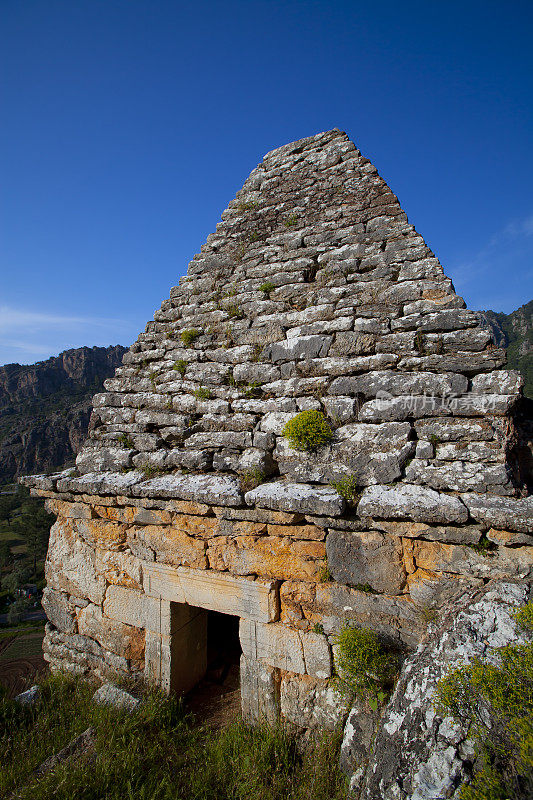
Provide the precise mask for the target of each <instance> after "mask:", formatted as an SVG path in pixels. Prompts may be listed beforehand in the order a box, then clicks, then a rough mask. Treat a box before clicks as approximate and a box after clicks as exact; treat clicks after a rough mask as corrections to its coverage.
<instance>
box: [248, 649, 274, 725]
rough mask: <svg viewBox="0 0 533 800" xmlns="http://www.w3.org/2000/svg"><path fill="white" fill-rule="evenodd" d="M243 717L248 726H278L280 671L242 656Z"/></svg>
mask: <svg viewBox="0 0 533 800" xmlns="http://www.w3.org/2000/svg"><path fill="white" fill-rule="evenodd" d="M240 681H241V704H242V717H243V720H244V721H245V722H246V723H248V724H257V723H264V722H266V723H269V724H276V723H277V721H278V718H279V677H278V670H276V669H273V668H272V667H269V666H268V665H267V664H264V663H263V662H261V661H256V660H255V659H253V658H246V657H245V656H241V669H240Z"/></svg>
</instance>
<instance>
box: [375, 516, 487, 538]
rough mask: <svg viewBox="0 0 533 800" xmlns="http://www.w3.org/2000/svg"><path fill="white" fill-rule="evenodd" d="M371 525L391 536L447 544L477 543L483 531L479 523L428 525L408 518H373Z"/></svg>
mask: <svg viewBox="0 0 533 800" xmlns="http://www.w3.org/2000/svg"><path fill="white" fill-rule="evenodd" d="M372 527H373V528H376V530H379V531H383V532H384V533H390V534H392V536H404V537H406V538H408V539H429V540H430V541H434V542H446V543H448V544H477V543H478V542H479V540H480V539H481V535H482V533H483V528H482V527H481V526H480V525H463V526H458V525H428V524H427V523H426V522H410V521H409V520H402V521H401V522H397V521H392V520H375V519H374V520H372Z"/></svg>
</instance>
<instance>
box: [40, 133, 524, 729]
mask: <svg viewBox="0 0 533 800" xmlns="http://www.w3.org/2000/svg"><path fill="white" fill-rule="evenodd" d="M504 364H505V352H504V351H503V350H501V349H498V348H497V347H496V346H495V345H494V343H493V341H492V339H491V334H490V332H489V331H487V330H486V329H485V328H484V327H482V326H481V325H480V321H479V319H478V317H477V316H476V314H474V313H473V312H471V311H469V310H467V309H466V308H465V304H464V302H463V300H462V299H461V298H460V297H458V296H457V295H456V293H455V291H454V288H453V285H452V283H451V281H450V280H449V279H448V278H447V277H446V276H445V275H444V272H443V270H442V267H441V265H440V263H439V261H438V259H437V258H436V257H435V256H434V254H433V253H432V252H431V250H430V249H429V248H428V246H427V245H426V243H425V242H424V240H423V239H422V237H421V236H420V235H419V234H418V233H417V232H416V231H415V229H414V227H413V226H412V225H411V224H409V222H408V220H407V216H406V214H405V213H404V212H403V211H402V209H401V207H400V205H399V203H398V200H397V198H396V196H395V195H394V194H393V193H392V192H391V190H390V189H389V187H388V186H387V185H386V183H385V181H384V180H383V179H382V178H381V177H380V176H379V175H378V173H377V170H376V168H375V167H374V166H373V165H372V164H371V163H370V162H369V161H368V159H366V158H364V157H363V156H362V155H361V153H360V152H359V150H358V149H357V148H356V146H355V145H354V144H353V143H352V142H351V141H350V140H349V138H348V137H347V136H346V134H344V133H342V132H340V131H338V130H332V131H329V132H327V133H323V134H319V135H317V136H313V137H310V138H308V139H302V140H301V141H298V142H294V143H293V144H288V145H286V146H284V147H280V148H278V149H277V150H274V151H272V152H270V153H268V154H267V155H266V156H265V158H264V159H263V161H262V163H261V164H260V165H259V166H258V167H257V168H256V169H254V170H253V172H252V173H251V175H250V177H249V178H248V180H247V181H246V183H245V184H244V186H243V188H242V189H241V190H240V191H239V192H238V193H237V197H236V199H235V200H232V201H231V203H230V204H229V206H228V208H227V209H226V211H224V213H223V215H222V221H221V222H220V223H219V224H218V225H217V229H216V232H215V233H213V234H211V235H210V236H208V238H207V241H206V243H205V245H204V246H203V247H202V249H201V251H200V253H199V254H198V255H196V256H195V257H194V258H193V260H192V261H191V263H190V265H189V268H188V273H187V275H186V277H184V278H182V279H180V282H179V285H178V286H176V287H175V288H173V289H172V290H171V292H170V299H169V300H166V301H165V302H164V303H163V305H162V306H161V309H160V310H159V311H157V312H156V314H155V316H154V320H153V321H151V322H149V323H148V325H147V326H146V330H145V332H144V333H141V334H140V336H139V337H138V339H137V341H136V342H135V344H134V345H133V346H132V347H131V348H130V350H129V352H128V353H127V354H126V355H125V356H124V361H123V366H122V367H120V368H119V369H117V371H116V374H115V377H114V378H112V379H110V380H107V381H106V382H105V388H106V392H105V393H103V394H98V395H96V396H95V397H94V411H93V415H92V420H91V426H90V434H89V438H88V440H87V442H86V444H85V446H84V449H83V451H82V452H81V453H80V455H79V456H78V460H77V472H75V473H72V472H68V471H67V472H65V473H61V474H58V475H52V476H34V477H31V478H26V479H25V482H26V484H27V485H29V486H30V487H32V489H33V491H34V492H36V493H37V494H39V495H40V496H42V497H46V498H48V507H49V509H50V510H51V511H53V512H54V514H56V515H57V522H56V523H55V524H54V526H53V529H52V533H51V538H50V546H49V552H48V559H47V565H46V576H47V589H46V593H45V599H44V606H45V609H46V612H47V615H48V618H49V620H50V625H49V626H48V628H47V634H46V637H45V644H44V647H45V653H46V658H47V659H48V661H49V662H50V665H51V667H52V669H59V668H66V669H68V670H71V671H72V672H74V673H77V674H83V675H88V674H91V675H93V676H96V677H98V678H99V679H100V680H102V681H105V680H108V679H111V680H112V679H113V678H114V677H115V676H116V675H117V674H118V675H119V676H129V677H139V678H141V677H144V678H146V679H147V680H149V681H154V682H156V683H158V684H160V685H162V686H163V687H165V688H166V689H168V690H171V689H176V690H180V691H186V690H188V689H190V688H191V686H193V685H194V684H195V683H196V682H197V681H198V680H199V679H200V678H201V676H202V674H203V671H205V658H206V656H205V641H206V615H207V612H208V611H209V610H214V611H218V612H222V613H224V614H228V615H232V616H234V617H238V618H239V620H240V623H239V624H240V642H241V648H242V659H241V695H242V705H243V713H244V716H245V718H246V719H248V720H251V721H253V720H256V719H260V718H266V719H268V720H274V719H275V718H277V716H278V715H279V714H280V713H281V715H282V716H283V717H284V718H285V719H286V720H288V721H291V722H293V723H295V724H296V725H299V726H300V727H302V726H303V727H314V726H325V727H333V726H334V725H335V724H336V723H337V722H338V721H339V719H342V718H343V716H345V715H346V714H347V712H348V710H349V709H348V707H347V704H346V700H345V699H344V698H343V697H342V696H341V695H339V694H338V692H336V691H335V688H334V686H333V685H332V682H331V676H332V670H333V663H334V661H333V655H334V647H335V636H336V634H337V632H338V631H339V630H340V629H341V628H342V627H343V626H344V625H346V623H347V622H353V623H355V624H357V625H362V626H369V627H371V628H373V629H374V630H376V631H377V632H378V633H379V634H380V635H381V636H382V637H383V638H384V640H386V641H387V642H389V643H390V644H391V645H393V646H394V647H396V648H398V649H400V650H403V651H404V652H405V653H406V654H408V653H409V652H411V651H414V650H415V649H416V648H417V647H418V645H419V644H420V642H421V640H422V639H423V637H424V634H425V631H426V628H427V618H428V610H429V611H431V613H435V611H437V612H438V610H439V609H440V608H441V607H443V606H444V604H445V603H447V602H448V601H449V600H450V598H452V597H453V596H454V595H456V594H458V593H461V592H462V593H464V592H467V591H474V590H476V587H478V588H482V587H483V585H484V584H485V582H487V581H488V580H489V579H494V578H499V579H510V580H512V579H517V578H520V579H527V578H529V577H530V576H531V574H532V569H533V559H532V556H533V499H532V498H531V496H527V483H528V481H529V480H530V478H529V477H528V476H527V475H525V474H523V469H522V472H521V471H520V470H521V467H520V465H519V463H518V461H517V459H516V458H515V446H516V442H517V438H518V437H517V432H516V425H515V422H514V416H513V410H514V408H515V405H516V402H517V400H518V398H519V397H520V386H521V379H520V377H519V375H518V373H516V372H509V371H505V370H503V369H502V367H503V366H504ZM309 410H311V411H318V412H320V413H322V414H323V415H324V417H325V418H326V419H327V421H328V424H329V425H330V427H331V430H332V431H333V438H332V439H331V441H329V442H328V443H327V444H326V445H324V446H323V447H321V448H319V449H317V450H316V451H311V452H309V451H304V450H299V449H296V448H294V447H292V446H290V444H289V442H288V441H287V439H286V438H285V437H284V436H283V435H282V432H283V429H284V427H285V425H286V424H287V422H289V421H290V420H291V419H293V418H294V417H295V416H296V415H297V414H299V413H300V412H302V411H309Z"/></svg>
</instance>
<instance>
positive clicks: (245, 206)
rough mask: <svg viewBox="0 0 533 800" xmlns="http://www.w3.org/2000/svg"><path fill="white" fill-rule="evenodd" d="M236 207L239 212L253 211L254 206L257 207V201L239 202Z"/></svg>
mask: <svg viewBox="0 0 533 800" xmlns="http://www.w3.org/2000/svg"><path fill="white" fill-rule="evenodd" d="M237 208H238V209H239V211H241V212H244V211H254V209H256V208H257V203H255V202H249V203H239V205H238V206H237Z"/></svg>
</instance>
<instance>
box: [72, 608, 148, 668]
mask: <svg viewBox="0 0 533 800" xmlns="http://www.w3.org/2000/svg"><path fill="white" fill-rule="evenodd" d="M78 628H79V631H80V633H81V635H82V636H88V637H89V638H91V639H96V641H97V642H98V643H99V644H100V645H101V646H102V647H104V648H105V649H106V650H110V651H111V652H112V653H116V655H119V656H123V657H124V658H128V659H132V660H135V661H140V660H142V659H143V658H144V637H145V634H144V631H143V630H141V629H139V628H134V627H133V626H132V625H125V624H124V623H122V622H116V621H115V620H111V619H108V618H107V617H104V616H103V614H102V610H101V609H100V607H99V606H95V605H93V604H92V603H90V604H89V605H88V606H87V607H86V608H82V609H81V611H80V612H79V615H78Z"/></svg>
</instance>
